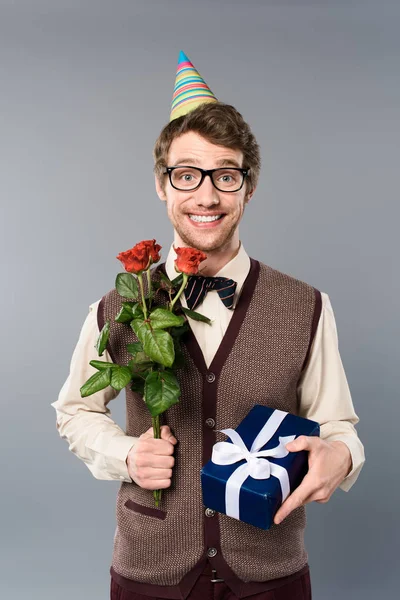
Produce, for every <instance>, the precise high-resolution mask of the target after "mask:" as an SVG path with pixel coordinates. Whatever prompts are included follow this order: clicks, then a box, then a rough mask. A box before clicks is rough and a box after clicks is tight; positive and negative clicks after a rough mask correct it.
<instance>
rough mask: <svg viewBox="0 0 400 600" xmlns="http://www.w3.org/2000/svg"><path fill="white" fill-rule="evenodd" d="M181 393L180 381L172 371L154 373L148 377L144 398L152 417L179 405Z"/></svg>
mask: <svg viewBox="0 0 400 600" xmlns="http://www.w3.org/2000/svg"><path fill="white" fill-rule="evenodd" d="M180 393H181V390H180V387H179V383H178V380H177V378H176V377H175V375H174V374H173V373H171V372H170V371H153V372H152V373H150V374H149V375H148V376H147V377H146V382H145V386H144V398H145V402H146V404H147V407H148V409H149V411H150V414H151V416H152V417H156V416H157V415H160V414H161V413H163V412H164V411H166V410H168V409H169V408H170V407H171V406H173V405H174V404H177V402H179V397H180Z"/></svg>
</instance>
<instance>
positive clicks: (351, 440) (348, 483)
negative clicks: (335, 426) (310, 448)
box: [324, 433, 365, 492]
mask: <svg viewBox="0 0 400 600" xmlns="http://www.w3.org/2000/svg"><path fill="white" fill-rule="evenodd" d="M324 439H325V441H327V442H328V441H329V442H335V441H338V442H344V443H345V444H346V446H347V447H348V449H349V450H350V454H351V460H352V463H353V464H352V468H351V471H350V473H349V474H348V475H347V476H346V477H345V478H344V479H343V481H342V483H341V484H340V485H339V487H340V488H341V489H342V490H343V491H344V492H348V491H349V490H350V488H351V487H352V486H353V485H354V484H355V482H356V481H357V479H358V476H359V474H360V471H361V469H362V466H363V464H364V462H365V455H364V447H363V445H362V444H361V442H360V440H359V438H358V437H354V436H351V435H344V434H340V433H337V434H332V435H330V436H328V437H326V438H324Z"/></svg>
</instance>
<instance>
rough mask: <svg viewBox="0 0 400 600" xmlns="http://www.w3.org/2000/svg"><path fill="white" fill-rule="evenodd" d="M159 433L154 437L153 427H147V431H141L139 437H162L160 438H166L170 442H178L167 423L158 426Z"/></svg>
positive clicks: (144, 438)
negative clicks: (158, 435)
mask: <svg viewBox="0 0 400 600" xmlns="http://www.w3.org/2000/svg"><path fill="white" fill-rule="evenodd" d="M160 435H161V437H160V438H155V437H154V430H153V427H149V429H148V430H147V431H145V432H144V433H142V435H141V436H140V437H141V439H143V440H147V439H162V440H166V441H167V442H170V443H171V444H176V443H177V442H178V440H177V439H176V437H175V436H174V435H173V433H172V431H171V429H170V428H169V425H162V426H161V427H160Z"/></svg>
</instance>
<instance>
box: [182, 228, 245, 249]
mask: <svg viewBox="0 0 400 600" xmlns="http://www.w3.org/2000/svg"><path fill="white" fill-rule="evenodd" d="M178 233H179V237H180V238H181V240H182V241H183V242H184V243H185V244H186V245H187V246H190V247H191V248H196V249H197V250H201V251H202V252H205V253H206V254H207V252H216V251H218V250H221V249H223V248H224V247H225V246H226V245H227V244H228V243H229V241H230V240H231V238H232V235H233V232H229V235H227V236H216V237H215V238H214V237H212V236H207V235H205V234H204V233H203V235H201V234H200V235H197V236H193V235H185V233H183V232H181V233H180V232H178Z"/></svg>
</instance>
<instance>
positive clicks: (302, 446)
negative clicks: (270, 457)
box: [286, 435, 320, 452]
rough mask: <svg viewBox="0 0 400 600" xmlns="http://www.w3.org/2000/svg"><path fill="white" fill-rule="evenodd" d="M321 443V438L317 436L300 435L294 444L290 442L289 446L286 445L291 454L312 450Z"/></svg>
mask: <svg viewBox="0 0 400 600" xmlns="http://www.w3.org/2000/svg"><path fill="white" fill-rule="evenodd" d="M319 441H320V438H318V437H317V436H312V435H299V437H298V438H296V439H295V440H293V441H292V442H289V443H288V444H286V449H287V450H289V452H299V451H300V450H311V449H312V448H314V447H315V446H316V445H317V444H318V442H319Z"/></svg>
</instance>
